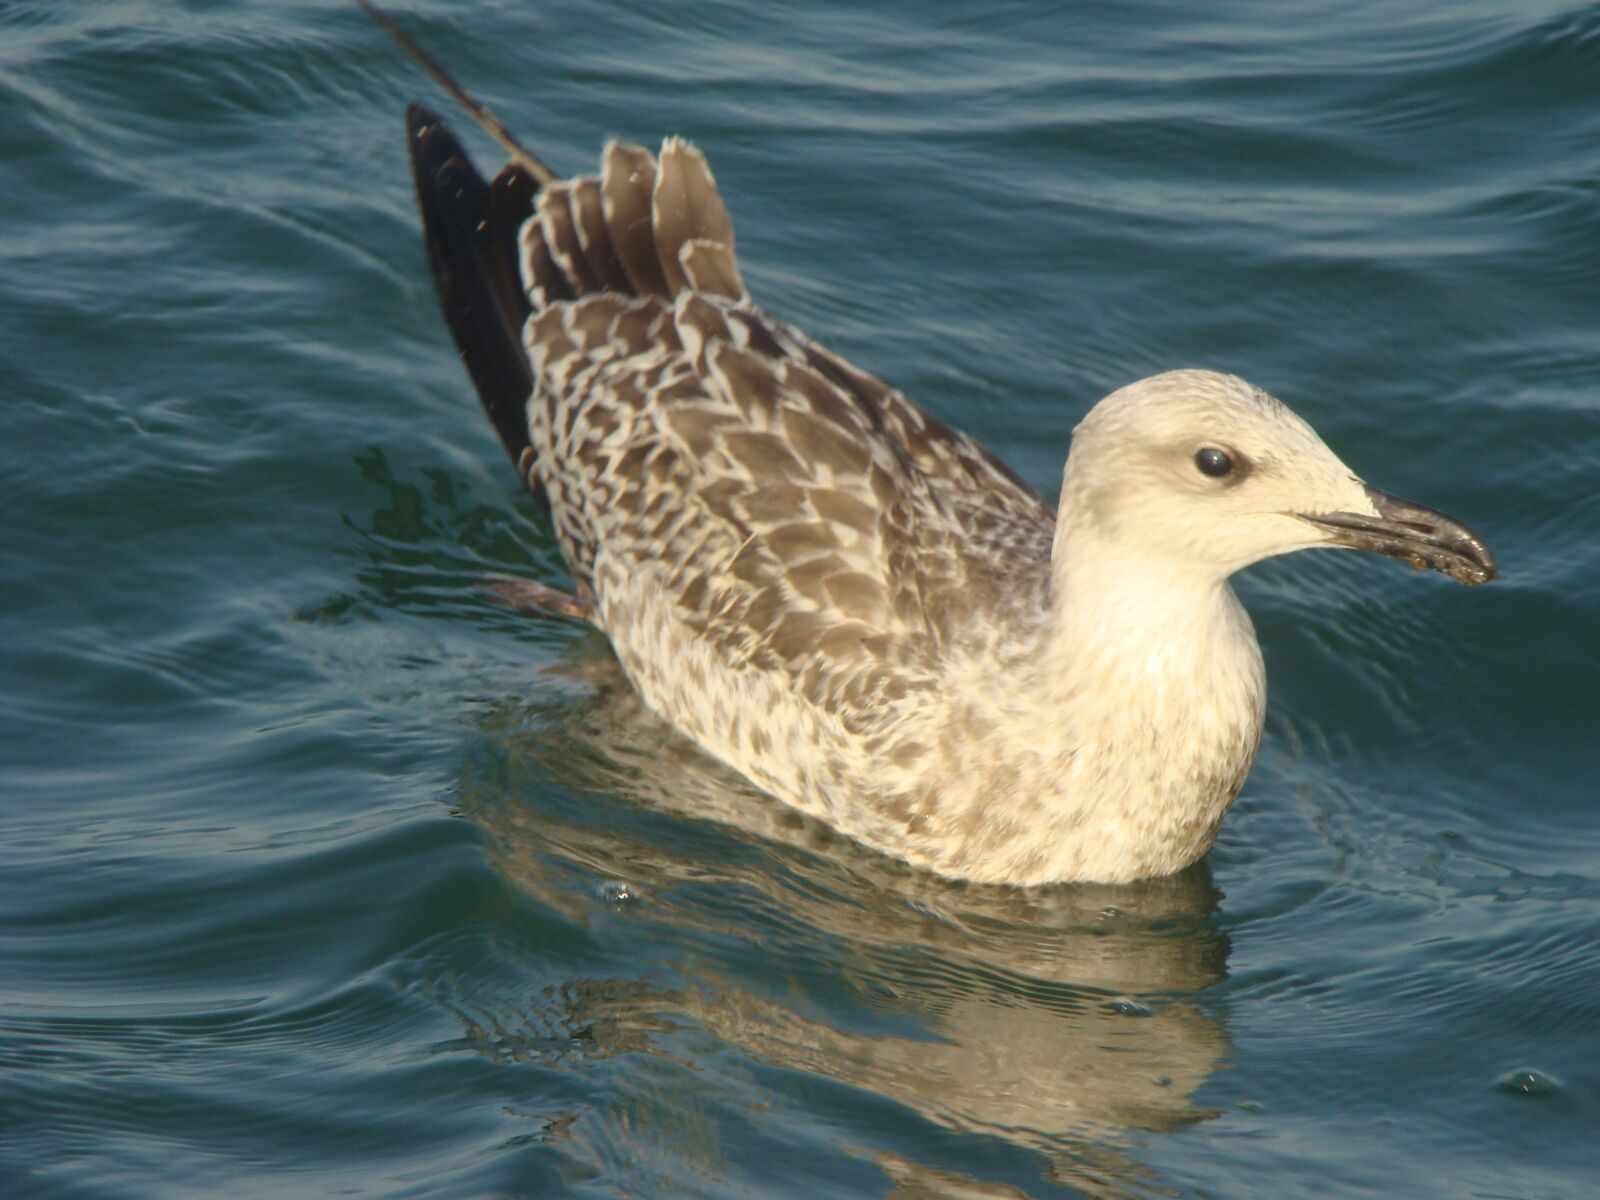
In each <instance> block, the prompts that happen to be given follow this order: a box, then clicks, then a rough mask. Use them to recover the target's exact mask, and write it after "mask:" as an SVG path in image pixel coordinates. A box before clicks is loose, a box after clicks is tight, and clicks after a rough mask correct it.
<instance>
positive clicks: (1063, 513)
mask: <svg viewBox="0 0 1600 1200" xmlns="http://www.w3.org/2000/svg"><path fill="white" fill-rule="evenodd" d="M457 91H459V89H457ZM475 111H476V110H475ZM407 126H408V133H409V145H410V150H411V157H412V164H413V169H414V175H415V180H416V186H417V194H418V198H419V203H420V206H421V210H422V217H423V224H424V228H425V233H426V239H427V246H428V255H429V260H430V263H431V266H432V270H433V275H434V280H435V283H436V284H437V287H438V293H439V298H440V302H441V304H442V306H443V309H444V313H445V317H446V320H447V321H448V323H449V326H450V329H451V332H452V333H453V335H454V337H455V340H456V343H457V346H458V347H459V349H460V351H461V355H462V358H463V360H464V361H465V363H466V366H467V368H468V371H469V372H470V374H471V376H472V379H473V382H474V383H475V384H476V386H477V390H478V393H479V396H480V398H481V399H482V402H483V405H484V408H485V410H486V411H487V412H488V415H489V418H490V420H491V421H492V422H493V424H494V427H495V429H496V431H497V432H498V433H499V435H500V437H501V439H502V441H503V442H504V443H505V446H506V448H507V450H508V451H509V452H510V454H511V458H512V461H513V462H514V463H515V464H516V466H517V469H518V471H519V473H520V474H521V475H522V476H523V478H524V479H525V480H526V482H527V484H528V486H529V487H530V488H531V489H532V491H533V492H534V494H535V495H536V496H538V497H539V498H540V500H541V502H542V503H543V504H544V506H545V508H546V509H547V511H548V513H549V516H550V521H551V524H552V526H553V528H554V531H555V535H556V537H557V539H558V541H559V543H560V546H561V550H562V553H563V554H564V555H565V557H566V561H567V563H568V566H569V567H570V569H571V574H572V578H573V582H574V585H575V590H576V595H575V596H570V597H569V596H566V595H564V594H562V593H559V592H556V591H555V590H554V589H551V588H549V587H547V586H545V585H529V586H528V588H527V590H526V594H527V596H528V597H529V599H530V600H531V602H532V603H534V604H537V605H540V606H542V607H546V608H551V609H554V610H556V611H561V612H564V613H566V614H567V615H577V616H581V617H583V618H586V619H588V620H591V621H593V623H594V624H595V625H597V626H598V627H599V628H600V629H602V630H604V631H605V633H606V634H607V635H608V636H609V638H610V640H611V644H612V646H613V647H614V648H615V651H616V655H617V658H618V661H619V662H620V664H621V666H622V669H623V671H624V672H625V673H626V675H627V676H628V678H629V679H630V680H631V682H632V684H633V686H634V687H635V688H637V689H638V691H639V693H640V695H641V696H642V697H643V699H644V701H645V702H646V703H647V704H648V705H649V706H650V707H651V708H652V709H653V710H655V711H656V712H657V713H659V714H660V715H661V716H662V717H664V718H665V719H666V720H668V721H669V722H671V723H672V724H673V725H675V726H676V727H677V728H678V729H680V730H681V731H683V732H684V733H685V734H687V735H688V736H690V737H691V738H693V739H695V740H696V741H697V742H699V743H700V745H701V746H703V747H704V748H705V749H706V750H708V751H709V752H710V753H711V754H713V755H714V756H716V757H717V758H719V759H721V760H723V761H724V762H726V763H728V764H730V765H731V766H733V767H735V768H736V769H738V770H739V771H741V772H742V773H743V774H744V775H746V776H747V777H748V778H750V779H751V780H753V781H754V782H756V783H757V784H758V785H759V786H760V787H761V788H763V789H764V790H766V791H768V792H770V793H771V794H772V795H774V796H776V797H778V798H779V799H781V800H783V801H786V802H787V803H789V804H791V805H793V806H794V807H796V808H798V809H801V810H803V811H805V812H807V813H811V814H813V815H815V816H817V817H819V818H821V819H822V820H824V821H826V822H828V823H829V824H831V825H833V826H834V827H836V828H837V829H839V830H841V831H842V832H844V833H846V834H849V835H851V836H852V837H854V838H857V839H859V840H860V841H862V842H864V843H866V844H868V845H870V846H873V847H875V848H877V849H879V850H881V851H883V852H885V853H888V854H893V855H897V856H899V857H901V858H904V859H907V860H909V861H910V862H912V863H914V864H917V865H919V866H921V867H925V868H928V869H930V870H933V871H937V872H941V873H943V874H946V875H951V876H959V877H965V878H969V879H974V880H981V881H991V882H1002V883H1011V884H1039V883H1046V882H1050V881H1055V880H1098V881H1108V882H1113V881H1122V880H1131V879H1138V878H1142V877H1146V876H1152V875H1160V874H1165V873H1168V872H1172V871H1176V870H1178V869H1180V868H1182V867H1184V866H1187V865H1188V864H1189V863H1192V862H1194V861H1195V860H1196V859H1197V858H1199V857H1200V856H1201V855H1203V854H1204V853H1205V852H1206V850H1207V849H1209V847H1210V846H1211V844H1212V842H1213V840H1214V839H1215V837H1216V834H1217V828H1218V826H1219V824H1220V823H1221V821H1222V818H1223V816H1224V814H1225V813H1226V812H1227V811H1228V807H1229V805H1231V804H1232V802H1233V799H1234V797H1235V795H1237V793H1238V791H1239V787H1240V785H1241V784H1242V783H1243V781H1244V778H1245V774H1246V773H1247V771H1248V770H1249V767H1250V763H1251V760H1252V759H1253V758H1254V756H1255V752H1256V746H1257V743H1258V741H1259V740H1260V736H1261V725H1262V709H1263V704H1264V700H1265V679H1264V675H1263V670H1262V662H1261V652H1260V648H1259V646H1258V645H1257V642H1256V637H1255V632H1254V629H1253V628H1252V626H1251V624H1250V619H1249V617H1248V616H1247V615H1246V614H1245V612H1244V609H1243V608H1242V607H1241V606H1240V604H1239V602H1238V601H1237V599H1235V597H1234V594H1233V591H1232V589H1231V588H1230V587H1229V585H1228V577H1229V576H1230V575H1231V574H1232V573H1233V572H1234V571H1236V570H1238V569H1239V568H1240V567H1243V566H1246V565H1248V564H1250V563H1253V562H1256V561H1258V560H1260V559H1263V558H1266V557H1268V556H1270V555H1274V554H1283V553H1286V552H1288V551H1291V550H1302V549H1308V548H1312V547H1317V546H1350V547H1356V548H1360V549H1367V550H1375V551H1378V552H1380V553H1383V554H1389V555H1393V556H1396V557H1400V558H1404V559H1407V560H1409V561H1410V562H1411V563H1412V564H1413V565H1416V566H1427V567H1432V568H1434V569H1436V570H1439V571H1442V572H1444V573H1446V574H1448V575H1450V576H1451V577H1453V578H1455V579H1457V580H1460V581H1461V582H1462V583H1469V584H1470V583H1482V582H1485V581H1487V580H1490V579H1493V578H1494V577H1495V566H1494V561H1493V559H1492V557H1491V556H1490V554H1489V552H1488V550H1487V549H1486V548H1485V547H1484V545H1483V543H1482V541H1480V540H1479V538H1478V537H1477V536H1476V535H1475V534H1473V533H1472V532H1471V531H1470V530H1468V529H1467V528H1465V527H1464V526H1463V525H1461V524H1459V523H1458V522H1456V521H1454V520H1452V519H1450V518H1449V517H1446V516H1444V515H1443V514H1441V513H1438V512H1435V511H1433V510H1432V509H1428V508H1423V507H1421V506H1420V505H1416V504H1411V503H1409V502H1407V501H1403V500H1399V499H1397V498H1395V497H1393V496H1389V495H1386V494H1385V493H1382V492H1379V491H1377V490H1375V489H1373V488H1370V487H1368V486H1367V485H1366V484H1364V483H1363V482H1362V481H1361V480H1360V479H1359V478H1358V477H1357V476H1356V475H1355V474H1354V473H1352V472H1351V470H1350V469H1349V468H1348V467H1347V466H1345V465H1344V463H1343V462H1341V461H1340V460H1339V458H1338V457H1336V456H1335V455H1334V454H1333V452H1332V451H1331V450H1329V449H1328V448H1327V446H1325V445H1324V444H1323V442H1322V441H1321V439H1320V438H1319V437H1318V436H1317V435H1316V433H1315V432H1313V430H1312V429H1311V428H1310V426H1309V425H1307V424H1306V423H1305V422H1304V421H1302V420H1301V419H1300V418H1299V417H1297V416H1295V415H1294V414H1293V413H1292V412H1290V411H1289V410H1288V409H1287V408H1285V407H1284V406H1283V405H1282V404H1281V403H1279V402H1278V401H1277V400H1275V399H1273V398H1272V397H1271V396H1268V395H1267V394H1266V393H1265V392H1263V391H1261V390H1260V389H1258V388H1255V387H1252V386H1251V385H1249V384H1247V383H1245V382H1244V381H1242V380H1240V379H1236V378H1234V377H1233V376H1230V375H1222V374H1217V373H1214V372H1210V371H1173V372H1169V373H1167V374H1163V375H1157V376H1154V377H1152V378H1150V379H1144V380H1141V381H1139V382H1137V383H1132V384H1129V385H1128V386H1127V387H1124V388H1122V389H1120V390H1119V391H1116V392H1113V393H1112V394H1111V395H1110V396H1107V397H1106V398H1105V399H1103V400H1101V401H1100V402H1099V403H1098V404H1096V405H1095V406H1094V408H1093V409H1092V410H1091V411H1090V412H1089V414H1088V416H1086V417H1085V418H1084V419H1083V421H1082V422H1081V423H1080V424H1079V425H1078V427H1077V429H1076V430H1075V431H1074V433H1073V435H1072V444H1071V451H1070V454H1069V455H1068V457H1067V464H1066V469H1065V472H1064V476H1063V482H1062V489H1061V500H1060V505H1059V510H1058V512H1059V515H1058V514H1057V513H1053V512H1052V511H1051V509H1050V507H1049V505H1048V504H1047V503H1046V502H1045V501H1044V500H1042V499H1041V498H1040V497H1039V496H1038V495H1037V494H1036V493H1035V492H1034V491H1032V490H1031V489H1030V488H1029V487H1028V486H1027V485H1026V484H1025V483H1024V482H1023V481H1022V480H1021V479H1020V478H1018V477H1017V476H1016V475H1015V474H1014V473H1013V472H1012V471H1011V470H1010V469H1008V468H1007V467H1006V466H1005V465H1004V464H1003V463H1001V462H1000V461H999V460H998V459H996V458H995V457H993V456H992V455H991V454H989V453H988V452H987V451H986V450H985V449H984V448H983V447H982V446H980V445H979V444H978V443H977V442H976V441H974V440H973V439H972V438H970V437H968V436H967V435H965V434H963V433H959V432H957V431H956V430H953V429H951V428H949V427H948V426H946V425H944V424H942V423H941V422H939V421H938V420H936V419H934V418H933V417H931V416H929V415H928V414H926V413H924V412H923V411H922V410H921V409H919V408H918V407H917V406H916V405H915V404H913V403H912V402H911V401H910V400H909V399H907V398H906V397H905V396H904V395H903V394H901V393H900V392H898V391H896V390H894V389H893V388H891V387H889V386H888V385H886V384H884V383H882V382H880V381H879V380H877V379H875V378H873V377H872V376H870V375H867V374H865V373H864V372H862V371H860V370H858V369H857V368H855V367H854V366H852V365H851V364H849V363H847V362H846V361H844V360H843V359H842V358H840V357H838V356H837V355H835V354H832V353H830V352H829V351H827V350H825V349H824V348H822V347H821V346H819V345H817V344H816V343H815V342H813V341H811V340H810V339H809V338H807V337H806V336H805V335H804V334H802V333H800V332H799V331H798V330H796V329H794V328H793V327H791V326H789V325H787V324H784V323H783V322H781V321H778V320H775V319H774V318H772V317H771V316H769V315H767V314H766V313H764V312H763V311H762V310H761V309H759V308H758V307H756V305H755V304H754V303H753V302H752V301H751V299H750V297H749V295H748V293H747V292H746V290H745V286H744V283H743V281H742V279H741V276H740V272H739V266H738V262H737V259H736V258H735V255H734V239H733V227H732V224H731V223H730V221H729V219H728V215H727V212H726V210H725V209H724V207H723V204H722V200H721V198H720V196H719V194H718V191H717V187H716V184H715V182H714V180H713V178H712V176H711V173H710V171H709V170H708V169H707V166H706V163H705V160H704V158H703V157H702V155H701V154H700V152H699V151H698V150H696V149H695V148H693V147H692V146H690V145H689V144H687V143H686V142H683V141H681V140H679V139H676V138H669V139H667V141H666V142H665V143H664V145H663V147H662V150H661V153H660V155H659V156H653V155H651V154H650V153H648V152H647V151H645V150H643V149H640V148H639V147H636V146H629V145H625V144H622V143H620V142H611V143H609V144H608V145H607V146H606V148H605V151H604V154H603V155H602V160H601V169H600V172H599V174H598V175H595V176H582V177H577V178H573V179H567V180H558V179H557V178H556V177H555V176H554V174H553V173H551V172H550V171H548V169H547V168H545V167H544V166H543V165H542V164H541V163H539V162H538V161H537V160H536V159H534V158H532V156H531V155H528V154H527V152H526V151H524V150H522V149H521V148H520V147H517V146H515V143H510V139H509V136H508V135H506V136H504V138H503V140H505V141H506V142H508V143H510V144H511V145H512V146H513V147H514V148H515V149H514V155H513V162H512V163H511V164H510V165H508V166H507V167H506V168H505V169H504V170H502V171H501V173H500V174H499V175H498V176H497V177H496V178H495V179H494V181H493V182H492V183H486V182H485V181H484V180H483V179H482V178H481V177H480V176H479V175H478V174H477V172H476V171H475V170H474V169H473V167H472V165H471V164H470V162H469V161H468V159H467V156H466V154H465V152H464V151H463V149H462V148H461V146H460V144H459V143H458V142H457V141H456V139H455V138H454V137H453V136H452V135H451V134H450V132H449V131H448V130H447V129H446V128H445V127H444V126H443V125H442V124H441V123H440V121H439V119H438V118H437V117H435V116H434V115H433V114H432V113H430V112H428V111H426V110H425V109H422V108H421V107H419V106H416V105H412V106H411V107H410V108H409V109H408V111H407ZM500 134H502V135H503V130H502V131H500ZM510 590H511V591H512V592H516V591H517V589H516V588H515V587H512V588H511V589H510Z"/></svg>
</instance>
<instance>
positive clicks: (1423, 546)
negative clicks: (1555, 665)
mask: <svg viewBox="0 0 1600 1200" xmlns="http://www.w3.org/2000/svg"><path fill="white" fill-rule="evenodd" d="M1367 497H1368V499H1369V500H1370V501H1371V503H1372V507H1373V509H1374V511H1375V512H1376V513H1377V516H1376V517H1372V516H1367V515H1365V514H1362V513H1348V512H1337V513H1298V514H1296V515H1297V516H1299V517H1300V519H1301V520H1303V521H1308V522H1310V523H1311V524H1313V525H1316V526H1317V527H1318V528H1320V529H1322V530H1323V531H1324V533H1326V534H1327V541H1328V544H1329V545H1332V546H1349V547H1351V548H1353V549H1356V550H1370V551H1372V552H1374V553H1376V554H1385V555H1388V556H1389V557H1391V558H1399V559H1404V560H1405V561H1407V562H1409V563H1410V564H1411V565H1412V566H1413V567H1416V568H1418V569H1419V570H1420V569H1423V568H1427V569H1430V570H1434V571H1439V572H1441V573H1442V574H1445V575H1448V576H1449V577H1450V578H1451V579H1454V580H1455V581H1456V582H1457V583H1464V584H1467V585H1468V586H1471V585H1474V584H1479V583H1488V582H1489V581H1490V580H1493V579H1497V578H1499V575H1500V569H1499V567H1498V566H1497V565H1496V564H1495V561H1494V555H1493V554H1491V553H1490V552H1489V547H1488V546H1486V545H1484V543H1483V539H1482V538H1480V537H1479V536H1478V535H1477V534H1476V533H1474V532H1473V531H1472V530H1471V529H1469V528H1467V526H1465V525H1463V524H1462V523H1461V522H1460V521H1457V520H1456V519H1455V518H1454V517H1451V516H1447V515H1446V514H1444V513H1442V512H1440V511H1439V510H1438V509H1434V508H1428V507H1427V506H1426V505H1422V504H1415V503H1413V502H1412V501H1410V500H1402V499H1401V498H1400V497H1399V496H1391V495H1390V494H1389V493H1387V492H1380V491H1379V490H1378V489H1377V488H1375V487H1368V488H1367Z"/></svg>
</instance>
